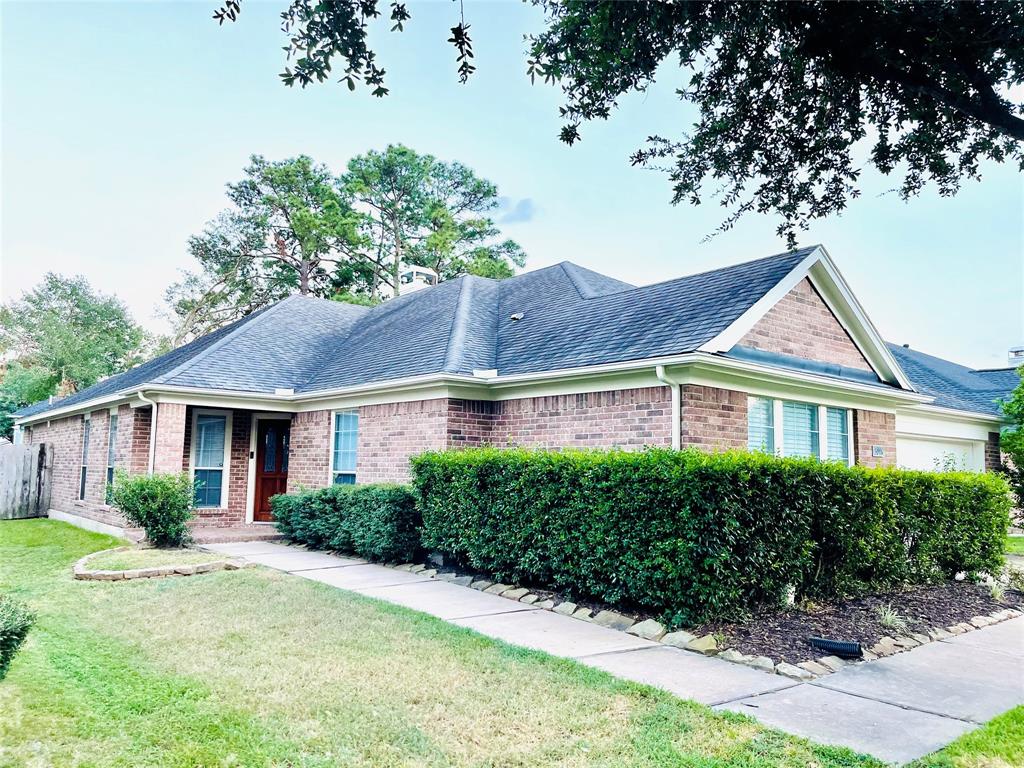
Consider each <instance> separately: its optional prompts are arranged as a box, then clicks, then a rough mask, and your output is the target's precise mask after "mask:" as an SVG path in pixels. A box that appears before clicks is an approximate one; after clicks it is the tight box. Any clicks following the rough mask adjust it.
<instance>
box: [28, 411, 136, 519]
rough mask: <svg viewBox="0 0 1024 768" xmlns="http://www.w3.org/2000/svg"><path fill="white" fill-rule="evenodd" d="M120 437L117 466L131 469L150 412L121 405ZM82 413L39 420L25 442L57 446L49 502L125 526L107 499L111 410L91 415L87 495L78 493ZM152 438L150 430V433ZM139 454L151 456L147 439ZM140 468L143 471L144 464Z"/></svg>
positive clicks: (54, 447) (87, 515)
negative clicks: (137, 440) (49, 419)
mask: <svg viewBox="0 0 1024 768" xmlns="http://www.w3.org/2000/svg"><path fill="white" fill-rule="evenodd" d="M117 415H118V424H117V436H116V441H115V443H114V466H115V467H123V468H126V469H128V470H129V471H134V470H133V469H132V462H133V461H137V459H138V457H137V455H136V454H138V453H140V451H139V450H138V449H137V446H136V433H137V431H138V429H139V426H138V422H139V421H142V422H143V423H144V424H147V425H148V413H143V414H141V415H142V416H143V417H144V418H142V419H139V416H140V412H139V411H137V410H133V409H132V408H130V407H129V406H127V405H123V406H121V407H120V408H118V412H117ZM83 425H84V419H83V417H82V416H69V417H68V418H64V419H54V420H53V421H51V422H49V423H46V422H43V423H40V424H36V425H34V426H33V427H32V429H31V430H30V431H29V432H28V433H27V434H26V435H25V439H26V442H30V443H50V444H51V445H52V446H53V479H52V490H51V496H50V507H51V509H56V510H59V511H61V512H67V513H69V514H73V515H78V516H80V517H86V518H89V519H91V520H96V521H99V522H101V523H106V524H108V525H115V526H123V525H124V524H125V522H124V518H123V517H122V516H121V514H120V513H119V512H118V511H117V510H116V509H113V508H112V507H110V506H108V505H107V503H106V485H107V482H106V481H107V447H108V440H109V429H110V415H109V412H108V411H107V409H105V408H104V409H102V410H97V411H93V412H92V413H91V414H90V425H91V426H90V430H89V457H88V464H87V467H86V482H85V498H84V499H80V498H79V490H80V485H79V484H80V477H81V475H80V473H81V468H82V465H81V461H82V433H83V428H84V427H83ZM147 437H148V434H147ZM141 455H142V456H143V457H144V459H145V458H148V443H147V444H146V445H145V446H143V447H142V450H141ZM142 471H145V465H143V468H142Z"/></svg>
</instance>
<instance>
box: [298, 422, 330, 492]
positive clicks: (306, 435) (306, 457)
mask: <svg viewBox="0 0 1024 768" xmlns="http://www.w3.org/2000/svg"><path fill="white" fill-rule="evenodd" d="M332 429H333V426H332V424H331V412H330V411H304V412H302V413H296V414H294V415H293V416H292V427H291V432H290V433H289V436H288V442H289V450H288V493H294V492H295V491H297V490H299V488H322V487H323V486H325V485H327V477H328V473H329V472H330V465H329V463H328V462H329V461H330V453H331V432H332Z"/></svg>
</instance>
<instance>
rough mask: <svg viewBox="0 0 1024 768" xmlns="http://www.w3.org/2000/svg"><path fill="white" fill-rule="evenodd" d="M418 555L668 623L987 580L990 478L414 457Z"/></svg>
mask: <svg viewBox="0 0 1024 768" xmlns="http://www.w3.org/2000/svg"><path fill="white" fill-rule="evenodd" d="M412 465H413V470H414V477H415V479H414V485H415V488H416V490H417V493H418V496H419V502H420V509H421V512H422V515H423V545H424V546H425V547H427V548H429V549H435V550H438V551H440V552H443V553H445V554H448V555H451V556H453V557H454V558H456V559H457V560H458V561H461V562H462V563H464V564H466V565H468V566H470V567H472V568H475V569H479V570H481V571H484V572H486V573H490V574H493V575H494V576H495V577H497V578H499V579H501V580H502V581H511V582H516V583H521V582H526V583H531V584H536V585H546V586H550V587H553V588H556V589H559V590H564V591H566V592H568V593H570V594H575V595H577V596H578V597H582V598H591V599H596V600H600V601H604V602H608V603H612V604H616V605H619V606H621V607H623V608H625V609H631V608H632V609H639V610H646V611H652V612H655V613H657V614H659V615H660V616H661V617H662V618H664V619H666V620H668V621H670V622H673V623H676V622H678V623H687V624H689V623H695V622H701V621H704V620H708V619H712V618H730V617H737V616H740V615H742V614H744V613H745V612H747V611H749V610H751V609H753V608H755V607H757V606H759V605H777V604H779V603H780V602H781V601H782V600H783V599H784V595H785V593H786V591H787V588H789V587H795V589H796V593H797V595H798V597H807V598H825V599H827V598H833V597H837V596H843V595H852V594H860V593H866V592H870V591H874V590H883V589H891V588H894V587H899V586H902V585H905V584H921V583H928V582H933V581H940V580H946V579H950V578H952V577H953V576H954V575H955V574H957V573H958V572H961V571H966V572H968V573H972V574H973V573H978V572H995V570H996V569H997V568H998V567H999V565H1000V563H1001V552H1002V541H1003V536H1004V534H1005V532H1006V527H1007V524H1008V520H1009V510H1010V497H1009V495H1008V489H1007V486H1006V484H1005V482H1004V481H1003V480H1002V479H1001V478H999V477H996V476H994V475H983V474H971V473H941V474H940V473H927V472H910V471H902V470H895V469H878V470H872V469H863V468H859V467H854V468H848V467H846V466H843V465H840V464H836V463H822V462H819V461H816V460H812V459H779V458H775V457H772V456H767V455H764V454H759V453H741V452H733V453H720V454H708V453H704V452H701V451H697V450H685V451H669V450H663V449H652V450H647V451H644V452H639V453H628V452H622V451H586V452H584V451H564V452H545V451H526V450H496V449H487V448H484V449H473V450H464V451H448V452H436V453H427V454H423V455H421V456H418V457H416V458H414V459H413V461H412Z"/></svg>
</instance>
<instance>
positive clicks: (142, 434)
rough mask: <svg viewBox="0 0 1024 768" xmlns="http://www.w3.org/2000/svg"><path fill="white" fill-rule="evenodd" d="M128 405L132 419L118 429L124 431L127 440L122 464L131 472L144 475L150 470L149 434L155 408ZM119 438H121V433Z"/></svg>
mask: <svg viewBox="0 0 1024 768" xmlns="http://www.w3.org/2000/svg"><path fill="white" fill-rule="evenodd" d="M126 407H127V408H128V411H129V413H130V415H131V419H130V420H127V421H125V422H124V424H123V425H121V426H119V427H118V431H119V432H123V433H124V436H125V440H127V445H126V447H125V454H124V463H123V464H121V466H123V467H124V468H125V469H126V470H128V473H129V474H132V475H144V474H146V472H147V471H148V470H149V436H150V427H151V426H152V424H153V409H152V407H149V406H147V407H145V408H131V407H130V406H126ZM118 439H119V440H120V435H118Z"/></svg>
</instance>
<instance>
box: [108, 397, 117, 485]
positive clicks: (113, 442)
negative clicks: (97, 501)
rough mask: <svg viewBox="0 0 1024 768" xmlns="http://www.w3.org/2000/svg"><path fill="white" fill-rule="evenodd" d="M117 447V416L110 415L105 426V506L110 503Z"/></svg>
mask: <svg viewBox="0 0 1024 768" xmlns="http://www.w3.org/2000/svg"><path fill="white" fill-rule="evenodd" d="M116 446H117V414H115V413H112V414H110V421H109V422H108V426H107V492H106V498H107V504H109V503H110V494H111V491H112V490H113V485H114V451H115V448H116Z"/></svg>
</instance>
